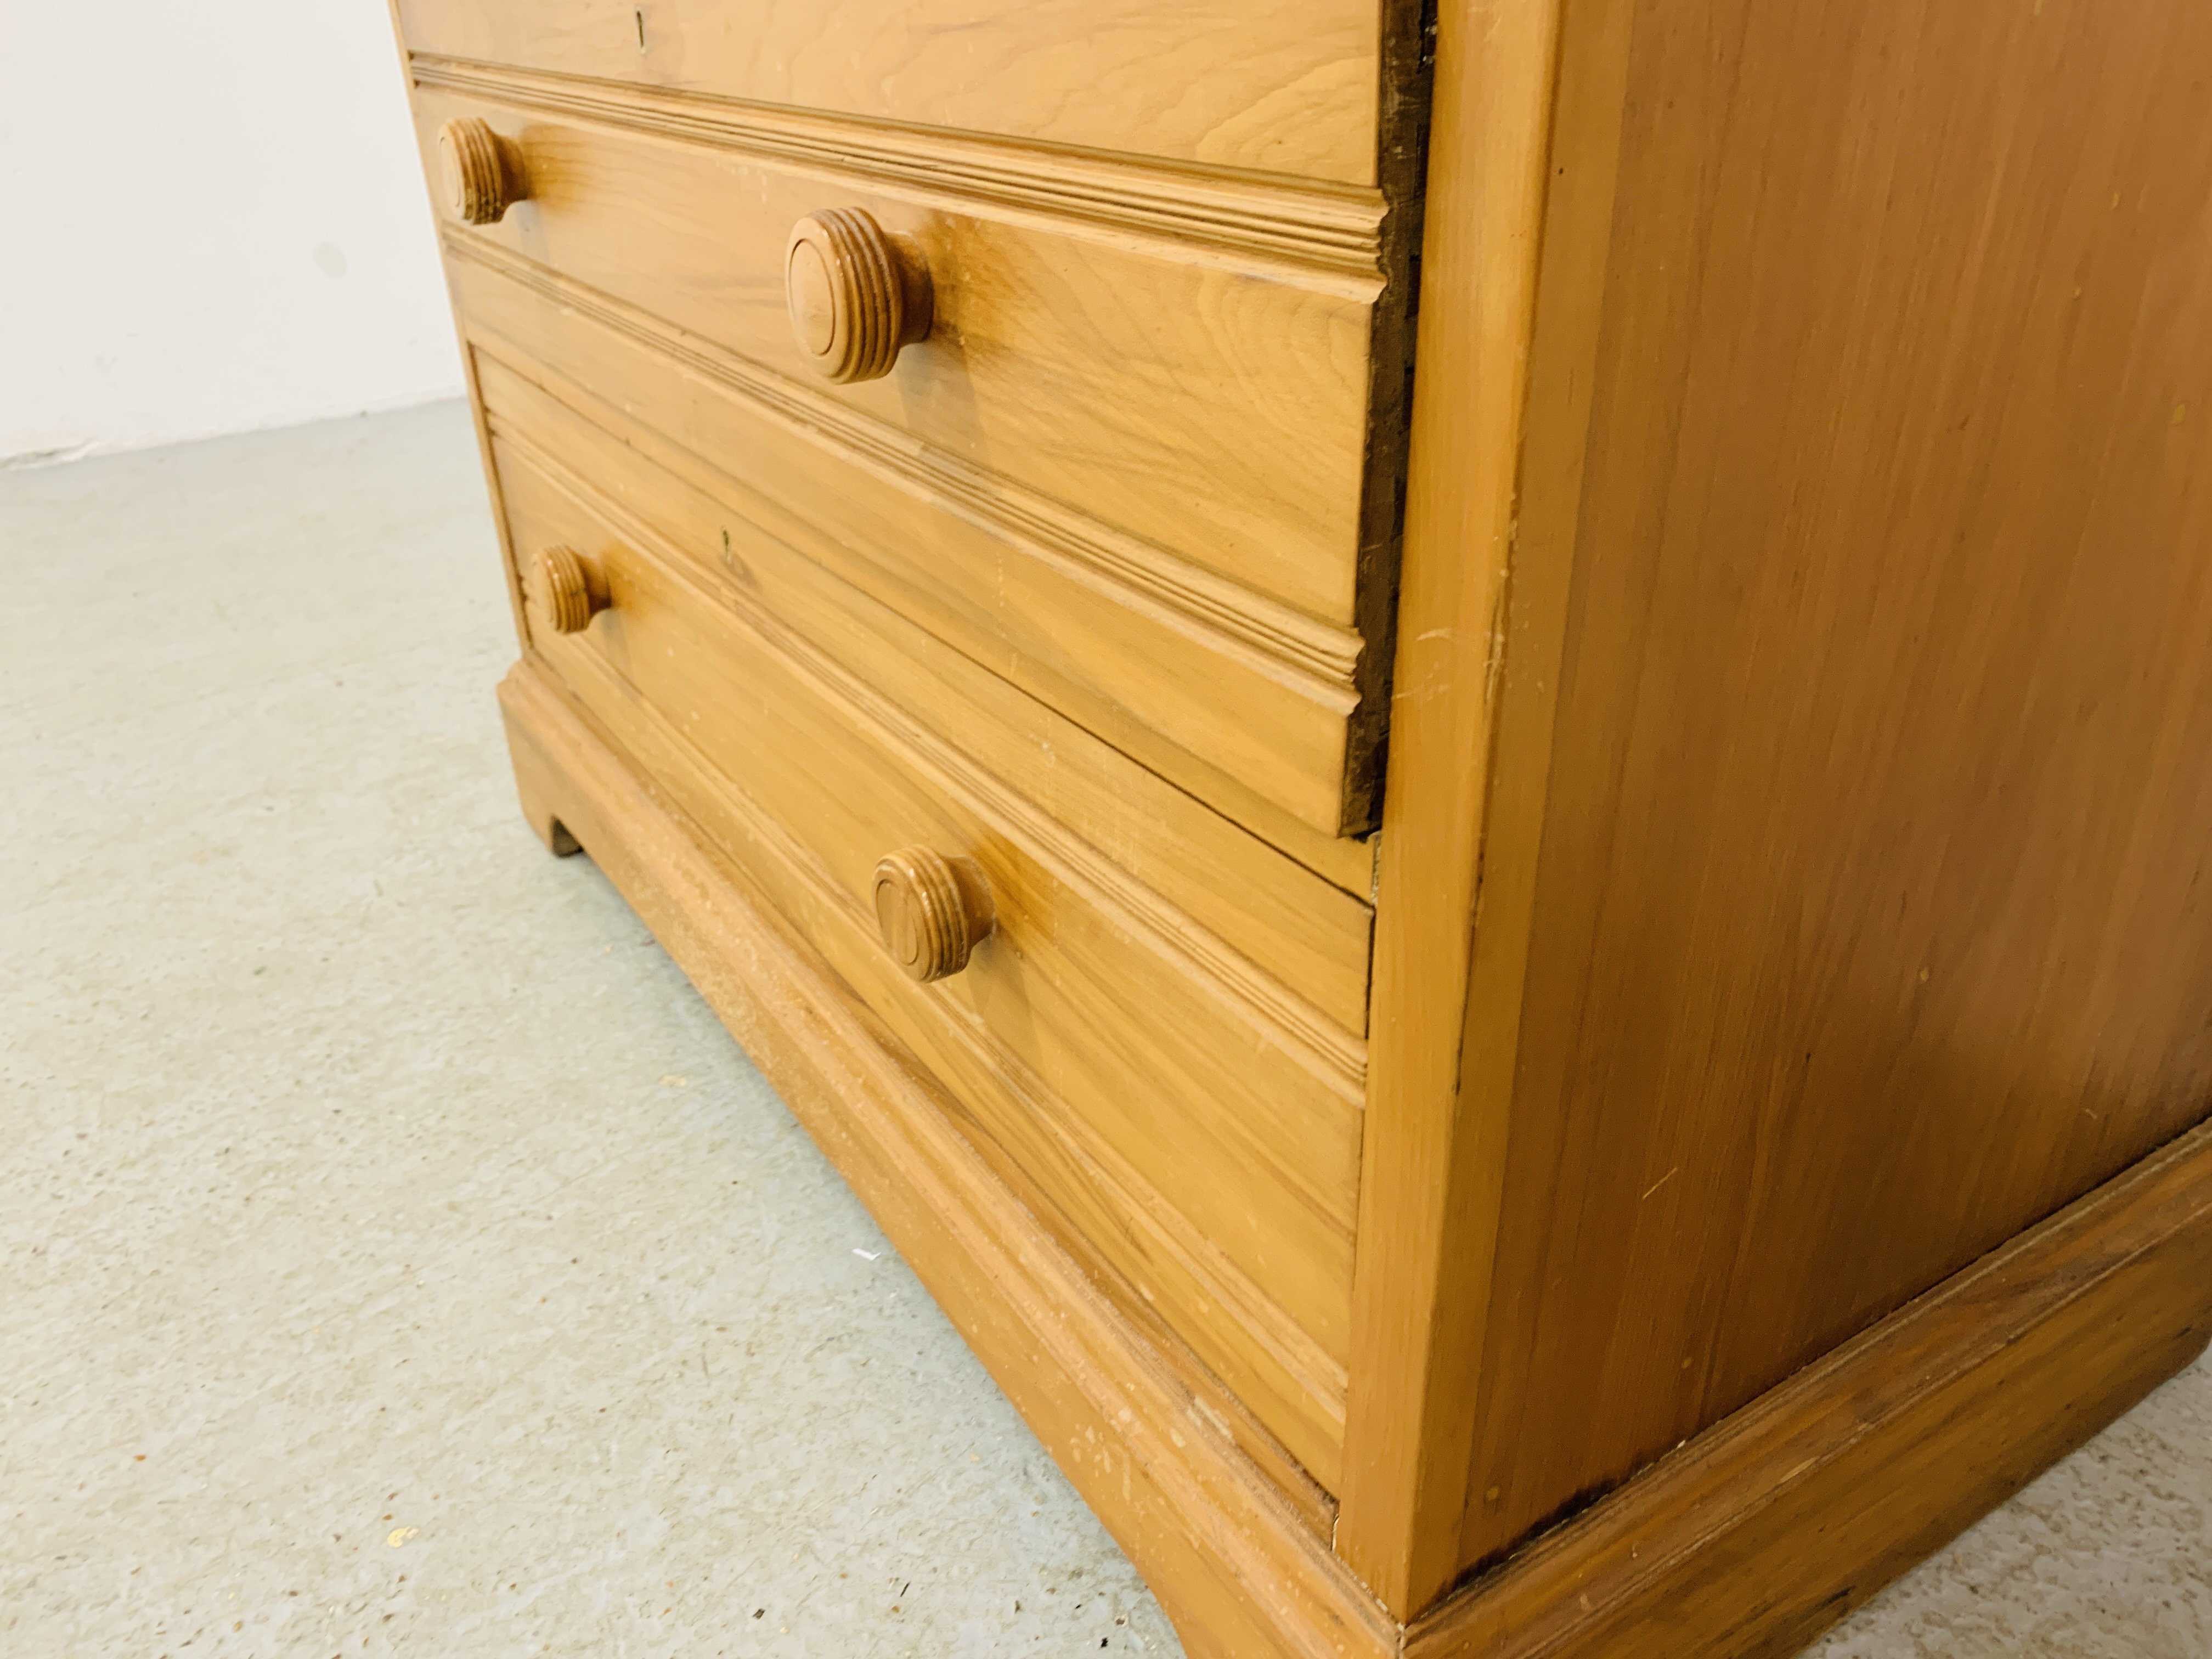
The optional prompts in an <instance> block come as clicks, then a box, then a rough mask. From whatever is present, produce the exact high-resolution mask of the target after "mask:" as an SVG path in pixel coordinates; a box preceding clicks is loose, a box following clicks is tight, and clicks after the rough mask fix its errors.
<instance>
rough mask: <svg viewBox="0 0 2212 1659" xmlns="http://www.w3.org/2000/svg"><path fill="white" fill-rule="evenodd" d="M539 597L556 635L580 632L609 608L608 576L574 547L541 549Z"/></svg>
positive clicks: (546, 619) (550, 626) (547, 620)
mask: <svg viewBox="0 0 2212 1659" xmlns="http://www.w3.org/2000/svg"><path fill="white" fill-rule="evenodd" d="M538 603H539V604H540V605H542V606H543V607H544V612H545V623H546V626H548V627H549V628H550V629H552V630H553V631H554V632H555V633H556V634H580V633H582V632H583V631H584V630H585V629H586V628H589V627H590V626H591V625H592V617H596V616H597V615H599V612H600V611H604V610H605V609H606V608H607V586H606V579H605V577H604V576H602V575H601V574H599V567H598V566H597V565H594V564H593V563H592V562H591V561H590V560H588V559H586V558H585V557H584V556H582V555H580V553H578V552H577V551H576V550H575V549H574V548H573V547H547V548H541V549H539V550H538Z"/></svg>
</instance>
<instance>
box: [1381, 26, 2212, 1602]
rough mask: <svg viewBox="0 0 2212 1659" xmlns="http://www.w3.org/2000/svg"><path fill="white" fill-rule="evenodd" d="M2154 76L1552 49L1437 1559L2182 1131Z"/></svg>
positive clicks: (2196, 856)
mask: <svg viewBox="0 0 2212 1659" xmlns="http://www.w3.org/2000/svg"><path fill="white" fill-rule="evenodd" d="M2207 61H2212V14H2207V13H2204V12H2203V11H2201V10H2197V9H2186V8H2179V9H2155V10H2152V9H2142V8H2130V7H2121V8H2109V7H2106V8H2100V7H2096V6H2090V5H2082V4H2076V3H2072V0H2046V3H2045V4H2044V5H2043V6H2042V7H2040V8H2039V9H2034V8H2010V7H2000V6H1996V5H1989V4H1973V5H1965V6H1953V7H1933V6H1921V5H1905V4H1900V5H1894V6H1887V7H1881V8H1877V9H1873V10H1868V9H1864V8H1860V7H1856V6H1844V5H1840V4H1832V3H1826V0H1787V3H1781V4H1765V3H1762V4H1747V3H1735V0H1706V3H1700V4H1699V5H1697V6H1694V7H1692V8H1689V9H1683V8H1680V7H1677V8H1673V9H1668V10H1667V11H1666V12H1664V13H1663V14H1662V13H1661V12H1658V11H1656V10H1650V9H1641V8H1639V7H1638V6H1635V5H1633V4H1630V3H1620V4H1613V5H1600V6H1596V7H1593V8H1588V9H1578V11H1577V21H1576V24H1575V27H1574V29H1573V31H1572V33H1571V38H1570V40H1569V45H1568V47H1567V50H1566V52H1565V55H1564V56H1563V58H1562V65H1561V70H1560V80H1559V86H1560V90H1559V104H1558V116H1557V125H1558V131H1559V133H1560V134H1561V135H1563V137H1562V142H1563V143H1565V144H1566V145H1568V146H1569V148H1568V149H1566V150H1565V151H1564V152H1563V153H1561V154H1559V155H1555V156H1554V158H1553V178H1554V179H1560V178H1566V179H1575V178H1576V177H1577V173H1580V174H1581V175H1582V179H1583V184H1582V187H1583V190H1584V191H1586V192H1587V195H1586V196H1584V197H1578V198H1574V199H1573V200H1571V201H1562V202H1559V203H1555V204H1554V205H1555V209H1556V210H1558V212H1559V214H1566V215H1569V216H1565V217H1562V216H1555V217H1554V218H1553V222H1552V224H1551V226H1550V228H1548V229H1547V247H1546V253H1545V256H1544V277H1543V283H1544V287H1543V292H1542V294H1541V298H1540V303H1539V307H1538V313H1537V318H1536V323H1535V331H1534V359H1533V362H1534V367H1533V368H1532V371H1531V378H1530V382H1529V384H1530V386H1531V398H1532V402H1531V409H1530V415H1529V420H1528V429H1529V433H1530V439H1529V446H1528V451H1527V454H1526V456H1525V459H1524V462H1523V469H1524V485H1523V495H1522V502H1521V507H1520V518H1519V522H1520V541H1519V544H1518V547H1517V550H1516V566H1515V575H1514V582H1513V600H1512V605H1513V611H1514V612H1515V615H1514V618H1513V622H1512V625H1511V628H1512V631H1511V632H1510V635H1509V643H1508V649H1507V667H1506V671H1505V675H1504V682H1503V685H1502V699H1503V700H1502V703H1501V709H1502V712H1501V714H1500V725H1499V729H1498V736H1497V739H1496V741H1497V744H1498V749H1497V755H1498V767H1499V776H1500V777H1501V779H1510V780H1513V784H1512V786H1511V797H1510V802H1509V803H1508V806H1507V810H1506V811H1505V812H1504V816H1503V817H1493V819H1492V823H1491V827H1490V835H1491V836H1492V839H1491V841H1490V842H1488V843H1487V845H1486V850H1485V854H1484V857H1485V864H1486V868H1487V869H1492V870H1495V871H1497V872H1499V878H1500V885H1501V889H1502V890H1501V891H1499V892H1498V893H1495V894H1493V893H1492V892H1489V891H1486V894H1485V898H1484V921H1485V927H1484V932H1487V930H1488V927H1489V925H1490V920H1491V917H1492V915H1493V914H1494V913H1493V911H1492V908H1491V904H1492V898H1493V897H1495V898H1498V900H1499V901H1500V902H1501V903H1502V904H1503V905H1504V907H1505V908H1507V909H1508V910H1509V911H1510V908H1511V906H1512V905H1513V904H1515V903H1526V904H1527V905H1528V906H1529V907H1530V914H1531V916H1532V919H1533V921H1532V926H1531V927H1530V928H1529V930H1528V940H1529V945H1528V949H1527V951H1526V952H1525V957H1524V960H1525V975H1526V977H1525V991H1524V994H1522V996H1521V997H1520V998H1519V999H1518V1000H1514V999H1510V998H1509V999H1501V1000H1479V1005H1478V1008H1479V1017H1478V1009H1471V1015H1470V1022H1469V1035H1468V1056H1469V1062H1470V1063H1469V1065H1468V1072H1469V1074H1470V1075H1474V1076H1477V1077H1479V1078H1482V1079H1486V1081H1485V1082H1483V1083H1482V1084H1481V1085H1480V1086H1482V1087H1484V1088H1485V1089H1486V1090H1488V1091H1501V1090H1503V1089H1504V1088H1505V1087H1507V1086H1508V1085H1507V1084H1506V1081H1505V1080H1506V1079H1508V1078H1510V1079H1511V1081H1510V1091H1511V1099H1512V1109H1511V1114H1510V1120H1511V1121H1510V1144H1509V1145H1508V1146H1506V1147H1505V1149H1504V1158H1503V1164H1502V1169H1501V1171H1500V1176H1499V1178H1500V1180H1501V1182H1502V1192H1503V1194H1504V1205H1503V1207H1502V1209H1501V1210H1500V1211H1499V1212H1498V1224H1497V1239H1498V1246H1497V1255H1496V1266H1495V1269H1494V1272H1493V1273H1492V1278H1491V1280H1490V1283H1489V1286H1488V1290H1487V1295H1486V1305H1487V1310H1488V1311H1487V1313H1486V1316H1480V1317H1481V1322H1482V1324H1483V1332H1482V1341H1483V1345H1484V1346H1483V1362H1482V1368H1481V1371H1480V1376H1479V1377H1478V1378H1477V1379H1476V1381H1475V1383H1474V1386H1473V1387H1472V1388H1471V1389H1469V1390H1468V1394H1467V1395H1466V1398H1467V1399H1468V1401H1470V1402H1471V1403H1472V1405H1473V1407H1474V1413H1475V1420H1474V1431H1475V1438H1474V1450H1473V1454H1472V1458H1471V1463H1470V1474H1469V1475H1468V1478H1467V1480H1466V1490H1467V1495H1468V1497H1467V1502H1468V1509H1467V1514H1466V1518H1465V1521H1464V1523H1463V1529H1462V1543H1461V1559H1462V1562H1463V1563H1465V1564H1470V1565H1471V1564H1474V1563H1478V1562H1480V1561H1481V1560H1483V1559H1486V1558H1489V1557H1491V1556H1492V1555H1494V1554H1495V1553H1498V1551H1500V1550H1503V1549H1505V1548H1507V1547H1510V1546H1511V1545H1512V1544H1513V1543H1514V1542H1515V1541H1517V1540H1518V1539H1520V1538H1522V1537H1523V1536H1525V1535H1526V1534H1528V1531H1529V1530H1530V1529H1531V1528H1533V1527H1535V1526H1537V1525H1539V1524H1541V1522H1544V1521H1545V1520H1546V1519H1547V1517H1550V1516H1554V1515H1556V1514H1557V1513H1559V1511H1560V1510H1562V1508H1563V1507H1565V1506H1568V1505H1571V1504H1575V1503H1577V1502H1581V1501H1586V1499H1587V1497H1588V1496H1589V1494H1590V1493H1592V1492H1596V1491H1600V1490H1602V1489H1603V1488H1604V1487H1605V1486H1608V1485H1610V1484H1612V1483H1613V1482H1616V1481H1619V1480H1622V1479H1624V1478H1626V1476H1627V1475H1628V1474H1631V1473H1632V1472H1633V1470H1634V1469H1635V1468H1637V1467H1638V1465H1639V1464H1641V1463H1643V1462H1647V1461H1649V1460H1650V1458H1651V1457H1653V1456H1655V1455H1657V1454H1658V1453H1660V1452H1661V1451H1662V1450H1663V1449H1666V1448H1667V1447H1669V1446H1672V1445H1673V1444H1674V1443H1676V1442H1678V1441H1680V1439H1682V1438H1684V1437H1686V1436H1688V1435H1691V1434H1693V1433H1695V1432H1696V1431H1698V1430H1699V1428H1700V1427H1702V1426H1704V1425H1706V1424H1709V1423H1711V1422H1714V1421H1716V1420H1717V1419H1720V1418H1722V1417H1723V1416H1725V1415H1727V1414H1728V1413H1729V1412H1731V1411H1733V1410H1735V1409H1736V1408H1737V1407H1741V1406H1742V1405H1743V1404H1745V1403H1746V1402H1747V1401H1750V1400H1751V1399H1753V1397H1754V1396H1756V1395H1758V1394H1759V1392H1760V1391H1761V1390H1762V1389H1766V1388H1768V1387H1770V1386H1771V1385H1772V1384H1774V1383H1777V1382H1778V1381H1779V1380H1780V1379H1781V1378H1783V1377H1784V1376H1788V1375H1789V1374H1790V1372H1792V1371H1793V1370H1796V1369H1797V1368H1798V1367H1800V1366H1802V1364H1806V1363H1807V1362H1808V1361H1809V1360H1811V1359H1813V1358H1816V1357H1818V1356H1819V1355H1820V1354H1821V1353H1823V1352H1826V1351H1827V1350H1829V1349H1830V1348H1832V1347H1833V1346H1835V1345H1836V1344H1838V1342H1840V1341H1842V1340H1844V1339H1846V1338H1847V1337H1849V1336H1850V1335H1851V1334H1853V1333H1854V1332H1856V1331H1858V1330H1860V1329H1862V1328H1864V1327H1865V1326H1866V1325H1868V1324H1869V1322H1872V1321H1873V1320H1875V1319H1876V1318H1878V1317H1880V1316H1881V1315H1882V1314H1884V1313H1885V1312H1887V1311H1888V1310H1890V1309H1892V1308H1894V1307H1896V1306H1897V1305H1899V1304H1900V1303H1902V1302H1903V1301H1905V1299H1907V1298H1908V1297H1911V1296H1913V1295H1915V1294H1917V1293H1918V1292H1919V1291H1923V1290H1924V1289H1926V1288H1927V1287H1928V1286H1929V1285H1932V1284H1934V1283H1935V1282H1936V1281H1937V1280H1939V1279H1942V1277H1943V1276H1944V1275H1946V1274H1947V1273H1950V1272H1952V1271H1954V1270H1955V1269H1956V1268H1958V1267H1960V1266H1961V1265H1963V1264H1964V1263H1966V1262H1967V1261H1972V1260H1973V1259H1974V1258H1976V1257H1977V1256H1978V1255H1981V1254H1982V1253H1984V1251H1986V1250H1988V1249H1991V1248H1993V1247H1994V1246H1996V1245H1997V1244H1999V1243H2002V1241H2003V1240H2005V1239H2006V1238H2008V1237H2010V1236H2012V1235H2013V1234H2014V1233H2015V1232H2017V1231H2020V1230H2021V1229H2022V1228H2023V1227H2026V1226H2027V1225H2031V1224H2033V1222H2034V1221H2036V1220H2037V1219H2038V1218H2040V1217H2042V1216H2045V1215H2047V1214H2049V1213H2050V1212H2052V1211H2053V1210H2054V1209H2056V1208H2057V1207H2058V1206H2061V1205H2063V1204H2064V1203H2065V1202H2067V1201H2068V1200H2069V1199H2071V1198H2073V1197H2075V1195H2077V1194H2080V1193H2081V1192H2083V1191H2085V1190H2087V1188H2090V1187H2092V1186H2093V1185H2094V1184H2095V1183H2096V1182H2099V1181H2100V1180H2102V1179H2103V1178H2105V1177H2106V1176H2109V1175H2111V1174H2112V1172H2114V1171H2115V1170H2119V1169H2121V1168H2123V1167H2124V1166H2126V1165H2127V1164H2129V1163H2130V1162H2131V1161H2133V1160H2134V1159H2136V1158H2139V1157H2141V1156H2142V1154H2143V1153H2144V1152H2146V1151H2148V1149H2149V1148H2151V1147H2153V1146H2157V1145H2159V1144H2160V1143H2161V1142H2162V1141H2164V1140H2166V1139H2168V1138H2170V1137H2172V1135H2173V1134H2175V1133H2177V1132H2178V1131H2179V1130H2180V1129H2181V1128H2183V1127H2185V1126H2187V1125H2189V1124H2191V1123H2193V1122H2195V1121H2198V1120H2199V1119H2201V1118H2203V1116H2204V1115H2205V1114H2206V1111H2207V1109H2208V1106H2212V1031H2209V1030H2208V1029H2207V1026H2206V1024H2205V1021H2204V1018H2203V1008H2204V1006H2205V1005H2206V1001H2207V999H2208V997H2209V996H2212V946H2208V943H2207V941H2208V939H2212V909H2209V908H2208V899H2207V896H2206V894H2207V884H2206V880H2205V877H2206V873H2207V858H2208V853H2207V849H2208V848H2212V772H2208V771H2207V770H2206V769H2205V768H2204V767H2203V765H2202V764H2201V763H2200V760H2199V757H2201V756H2202V755H2203V754H2204V753H2205V752H2206V750H2207V748H2208V745H2212V684H2208V681H2207V677H2206V672H2205V669H2206V665H2207V663H2208V662H2212V565H2208V563H2207V562H2206V561H2205V560H2203V558H2201V557H2199V556H2197V550H2199V549H2202V548H2203V547H2204V546H2205V545H2207V544H2208V542H2212V428H2208V426H2207V424H2206V423H2205V422H2203V420H2202V419H2201V418H2200V416H2201V413H2202V411H2203V410H2204V409H2205V408H2206V407H2207V404H2206V399H2207V398H2208V396H2212V210H2208V205H2207V204H2208V203H2212V127H2208V125H2207V124H2206V123H2205V122H2204V121H2203V119H2202V118H2201V117H2202V86H2201V78H2202V77H2201V65H2202V64H2204V63H2205V62H2207ZM1563 168H1564V170H1565V171H1564V172H1562V169H1563ZM1554 236H1561V237H1564V238H1565V240H1562V241H1559V243H1557V244H1556V245H1555V244H1554V243H1553V240H1552V238H1553V237H1554ZM1555 246H1556V249H1557V252H1554V247H1555ZM1596 250H1602V254H1603V257H1602V258H1601V259H1600V258H1596V257H1595V251H1596ZM1598 266H1601V268H1602V276H1601V281H1600V282H1599V283H1597V285H1596V286H1595V288H1593V286H1592V277H1591V275H1590V272H1591V270H1592V269H1593V268H1594V267H1598ZM1524 578H1525V580H1524ZM1524 649H1525V651H1526V653H1527V654H1526V655H1525V656H1523V657H1522V658H1521V659H1520V660H1519V662H1518V663H1517V665H1516V654H1517V653H1522V651H1523V650H1524ZM1553 653H1556V667H1554V666H1553V665H1552V662H1551V661H1550V660H1547V659H1550V658H1552V657H1553ZM1538 780H1543V781H1541V782H1539V781H1538ZM1506 787H1507V786H1506V785H1504V784H1503V783H1501V785H1500V789H1501V792H1503V791H1504V790H1505V789H1506ZM1501 798H1503V796H1501ZM1516 891H1517V892H1518V893H1519V895H1520V896H1519V897H1517V898H1516V896H1515V894H1516ZM1388 925H1389V924H1388V900H1387V896H1386V900H1385V916H1384V926H1385V927H1386V928H1387V927H1388ZM1498 942H1499V943H1500V944H1505V945H1510V930H1509V939H1507V940H1503V941H1498ZM1486 948H1488V942H1487V941H1486V939H1484V937H1483V936H1482V934H1481V933H1478V935H1477V939H1476V956H1477V963H1478V966H1477V982H1478V985H1480V983H1481V982H1482V968H1481V962H1482V957H1483V952H1484V951H1485V950H1486ZM1439 1478H1440V1479H1441V1477H1439ZM1349 1513H1350V1509H1349V1505H1348V1504H1347V1516H1349Z"/></svg>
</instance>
